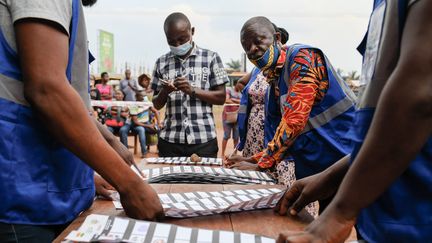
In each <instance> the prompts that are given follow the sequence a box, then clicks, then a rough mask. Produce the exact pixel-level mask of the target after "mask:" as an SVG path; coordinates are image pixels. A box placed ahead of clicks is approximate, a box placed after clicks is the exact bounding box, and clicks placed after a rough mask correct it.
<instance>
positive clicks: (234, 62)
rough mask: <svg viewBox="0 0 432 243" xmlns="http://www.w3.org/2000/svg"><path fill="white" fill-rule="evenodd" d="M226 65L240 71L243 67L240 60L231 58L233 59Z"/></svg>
mask: <svg viewBox="0 0 432 243" xmlns="http://www.w3.org/2000/svg"><path fill="white" fill-rule="evenodd" d="M226 65H227V66H228V67H229V68H231V69H232V70H234V71H240V68H241V65H240V61H239V60H233V59H231V61H230V62H227V63H226Z"/></svg>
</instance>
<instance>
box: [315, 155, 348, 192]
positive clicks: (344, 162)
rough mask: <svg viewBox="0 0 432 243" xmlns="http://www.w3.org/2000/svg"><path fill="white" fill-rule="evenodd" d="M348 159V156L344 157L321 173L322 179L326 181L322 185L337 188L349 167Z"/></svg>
mask: <svg viewBox="0 0 432 243" xmlns="http://www.w3.org/2000/svg"><path fill="white" fill-rule="evenodd" d="M350 158H351V156H350V155H346V156H345V157H343V158H342V159H340V160H338V161H337V162H336V163H334V164H333V165H332V166H330V167H328V168H327V169H326V170H324V171H323V172H321V173H323V175H324V177H322V178H325V180H326V181H325V182H323V183H326V184H327V185H333V186H334V187H335V188H338V187H339V186H340V184H341V182H342V180H343V178H344V177H345V175H346V173H347V171H348V169H349V167H350V163H349V161H350Z"/></svg>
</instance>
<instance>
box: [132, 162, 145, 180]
mask: <svg viewBox="0 0 432 243" xmlns="http://www.w3.org/2000/svg"><path fill="white" fill-rule="evenodd" d="M132 166H133V167H134V168H135V169H136V170H137V171H138V174H139V175H140V176H141V177H142V178H143V179H145V176H144V174H143V173H142V171H141V170H140V169H139V168H138V166H137V164H136V163H135V162H133V163H132Z"/></svg>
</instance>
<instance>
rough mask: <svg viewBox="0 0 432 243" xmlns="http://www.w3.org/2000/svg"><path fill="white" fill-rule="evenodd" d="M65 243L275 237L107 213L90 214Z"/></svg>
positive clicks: (227, 241)
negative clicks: (189, 226) (143, 219)
mask: <svg viewBox="0 0 432 243" xmlns="http://www.w3.org/2000/svg"><path fill="white" fill-rule="evenodd" d="M65 241H66V242H71V241H72V242H130V243H135V242H137V243H138V242H140V243H141V242H157V243H159V242H160V243H162V242H179V243H186V242H197V243H201V242H202V243H204V242H206V243H216V242H224V243H231V242H232V243H242V242H243V243H252V242H262V243H274V242H275V240H274V239H271V238H267V237H264V236H259V235H252V234H246V233H238V232H230V231H218V230H205V229H197V228H187V227H181V226H176V225H172V224H163V223H155V222H148V221H142V220H134V219H130V218H122V217H114V216H108V215H99V214H90V215H89V216H87V218H86V219H85V221H84V223H83V224H82V225H81V226H80V228H79V229H78V230H76V231H72V232H70V233H69V235H68V236H66V238H65Z"/></svg>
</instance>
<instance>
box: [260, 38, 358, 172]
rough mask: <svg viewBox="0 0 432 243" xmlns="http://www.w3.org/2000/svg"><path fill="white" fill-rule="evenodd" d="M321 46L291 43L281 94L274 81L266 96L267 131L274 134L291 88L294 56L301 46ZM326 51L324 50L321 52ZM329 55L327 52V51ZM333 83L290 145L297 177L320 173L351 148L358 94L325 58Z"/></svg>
mask: <svg viewBox="0 0 432 243" xmlns="http://www.w3.org/2000/svg"><path fill="white" fill-rule="evenodd" d="M305 48H308V49H315V50H317V51H319V52H321V50H319V49H317V48H313V47H310V46H306V45H300V44H295V45H291V46H289V47H288V51H287V61H286V62H287V63H286V64H285V65H284V68H283V70H282V72H281V74H280V77H279V80H278V84H277V85H278V87H279V96H278V97H276V95H275V94H274V87H273V85H274V84H272V86H271V87H269V89H268V91H267V92H268V95H267V96H266V121H265V130H266V134H274V133H275V131H276V128H277V126H278V125H279V122H280V120H281V117H282V114H283V112H284V111H283V106H285V105H287V104H286V99H287V96H288V95H290V94H289V93H288V90H289V87H288V86H289V77H290V75H289V72H290V67H291V65H292V63H293V61H294V57H295V56H296V55H297V53H298V52H299V51H300V50H301V49H305ZM321 53H322V52H321ZM323 56H324V57H325V55H324V54H323ZM325 61H326V68H327V74H328V79H329V86H328V90H327V93H326V94H325V96H324V98H323V100H322V101H321V102H320V103H318V104H315V105H314V106H313V107H312V110H311V113H310V115H309V120H308V122H307V125H306V128H305V129H304V130H303V132H302V133H301V134H300V135H299V136H298V137H297V138H296V140H295V141H294V143H293V144H292V146H291V147H290V148H289V149H288V154H287V155H286V156H287V157H288V156H292V158H293V159H294V161H295V173H296V178H297V179H300V178H304V177H307V176H310V175H313V174H316V173H319V172H321V171H323V170H325V169H326V168H328V167H329V166H331V165H332V164H333V163H335V162H337V161H338V160H339V159H341V158H342V157H344V156H346V155H347V154H349V153H350V152H351V148H352V147H351V142H350V139H349V138H348V137H347V135H346V134H347V131H348V130H349V128H350V127H351V123H352V121H353V118H354V111H355V106H354V101H355V96H354V94H353V93H352V91H351V90H350V89H349V87H348V86H347V85H346V84H345V82H344V81H343V80H342V79H341V78H340V77H339V76H338V74H337V73H336V72H335V70H334V69H333V67H332V65H331V64H330V62H329V61H328V59H327V58H325Z"/></svg>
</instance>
